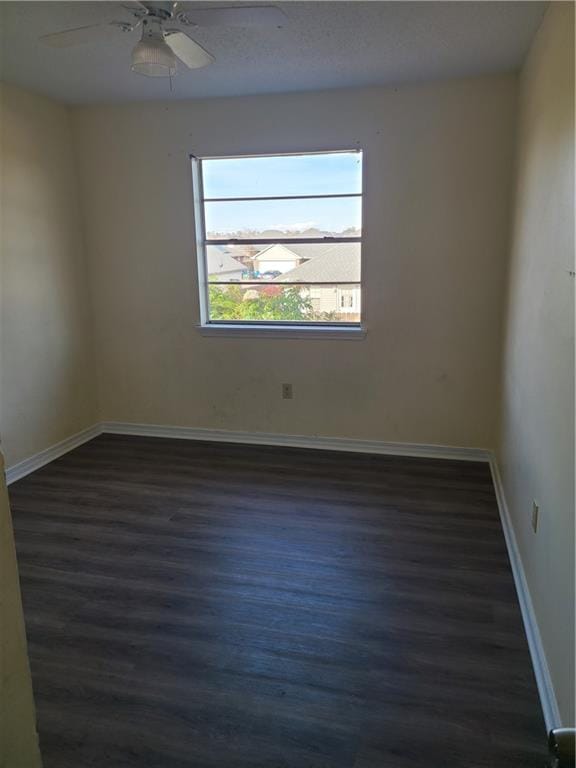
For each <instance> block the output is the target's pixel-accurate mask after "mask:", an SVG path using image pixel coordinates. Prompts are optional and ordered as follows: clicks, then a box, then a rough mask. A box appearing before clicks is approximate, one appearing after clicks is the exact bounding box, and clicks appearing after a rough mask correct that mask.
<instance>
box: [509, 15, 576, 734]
mask: <svg viewBox="0 0 576 768" xmlns="http://www.w3.org/2000/svg"><path fill="white" fill-rule="evenodd" d="M573 269H574V8H573V6H572V5H571V4H568V3H560V4H557V3H554V4H553V5H552V6H551V7H550V9H549V10H548V12H547V14H546V16H545V18H544V21H543V24H542V26H541V28H540V30H539V32H538V35H537V38H536V40H535V42H534V44H533V46H532V49H531V51H530V54H529V57H528V59H527V62H526V64H525V67H524V70H523V72H522V77H521V90H520V117H519V147H518V175H517V189H516V209H515V216H514V227H513V242H512V257H511V266H510V285H509V294H508V309H507V315H506V327H505V340H506V342H505V354H504V378H503V401H502V427H501V436H500V449H499V453H500V463H501V471H502V476H503V482H504V487H505V492H506V496H507V502H508V506H509V508H510V514H511V516H512V521H513V525H514V528H515V533H516V538H517V541H518V545H519V549H520V553H521V556H522V560H523V563H524V569H525V572H526V577H527V581H528V585H529V588H530V592H531V597H532V601H533V603H534V607H535V611H536V615H537V618H538V624H539V628H540V633H541V635H542V639H543V644H544V647H545V651H546V655H547V658H548V664H549V667H550V672H551V676H552V681H553V683H554V686H555V689H556V696H557V699H558V704H559V707H560V712H561V715H562V718H563V720H564V722H565V723H566V724H567V725H568V724H569V725H574V719H575V718H574V278H573V277H572V276H570V274H569V271H570V270H573ZM533 499H536V500H537V502H538V503H539V504H540V510H541V512H540V523H539V528H538V533H537V534H536V535H535V534H534V533H533V532H532V529H531V526H530V519H531V511H532V500H533Z"/></svg>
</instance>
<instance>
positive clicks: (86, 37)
mask: <svg viewBox="0 0 576 768" xmlns="http://www.w3.org/2000/svg"><path fill="white" fill-rule="evenodd" d="M109 30H110V25H109V24H89V25H88V26H87V27H75V28H74V29H65V30H63V31H62V32H53V33H51V34H49V35H42V36H41V37H40V38H39V40H40V42H42V43H44V45H48V46H50V47H51V48H69V47H71V46H73V45H82V44H84V43H91V42H92V41H93V40H98V39H99V38H101V37H104V36H105V35H106V33H107V32H108V31H109Z"/></svg>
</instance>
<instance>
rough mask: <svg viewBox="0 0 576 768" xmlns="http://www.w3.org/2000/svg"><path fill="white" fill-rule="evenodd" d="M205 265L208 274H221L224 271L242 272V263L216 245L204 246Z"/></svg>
mask: <svg viewBox="0 0 576 768" xmlns="http://www.w3.org/2000/svg"><path fill="white" fill-rule="evenodd" d="M206 267H207V269H208V274H209V275H221V274H223V273H226V272H243V271H244V269H245V267H244V265H243V264H242V263H241V262H239V261H238V260H237V259H235V258H234V257H233V256H230V254H229V253H226V251H224V250H223V249H222V248H221V247H220V246H218V245H208V246H207V247H206Z"/></svg>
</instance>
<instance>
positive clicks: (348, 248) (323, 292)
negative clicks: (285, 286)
mask: <svg viewBox="0 0 576 768" xmlns="http://www.w3.org/2000/svg"><path fill="white" fill-rule="evenodd" d="M283 247H284V248H288V246H283ZM293 248H294V252H295V253H297V254H298V255H300V256H302V255H304V253H305V252H303V251H302V249H303V248H304V249H309V250H308V251H306V253H307V254H308V255H312V254H313V253H314V249H318V251H319V253H318V255H316V256H312V258H308V259H307V260H306V261H304V262H302V263H301V264H300V265H299V266H297V267H295V268H294V269H292V270H290V271H289V272H285V273H284V274H282V276H281V277H279V278H278V281H279V282H297V283H340V285H307V286H306V288H303V289H302V294H303V295H306V296H307V297H308V298H310V300H311V302H312V306H313V308H314V311H315V312H326V313H329V314H330V315H333V316H335V318H336V319H337V320H339V321H342V320H346V321H348V322H359V321H360V312H361V290H360V285H354V284H353V283H359V282H360V243H333V244H325V243H322V244H319V245H318V246H316V245H300V246H298V245H295V246H294V247H293ZM342 283H348V285H342Z"/></svg>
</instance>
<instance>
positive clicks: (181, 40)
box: [164, 29, 214, 69]
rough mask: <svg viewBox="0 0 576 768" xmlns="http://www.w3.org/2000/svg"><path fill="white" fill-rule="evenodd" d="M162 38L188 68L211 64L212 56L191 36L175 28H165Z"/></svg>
mask: <svg viewBox="0 0 576 768" xmlns="http://www.w3.org/2000/svg"><path fill="white" fill-rule="evenodd" d="M164 40H165V41H166V43H167V44H168V46H169V47H170V48H171V49H172V51H173V52H174V53H175V54H176V56H178V58H179V59H180V61H182V62H183V63H184V64H186V66H187V67H188V69H199V68H200V67H205V66H206V65H207V64H212V62H213V61H214V56H212V54H210V53H208V51H205V50H204V48H202V46H201V45H199V44H198V43H197V42H195V41H194V40H192V38H191V37H188V35H186V34H184V32H180V31H178V30H175V29H169V30H166V34H165V36H164Z"/></svg>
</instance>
